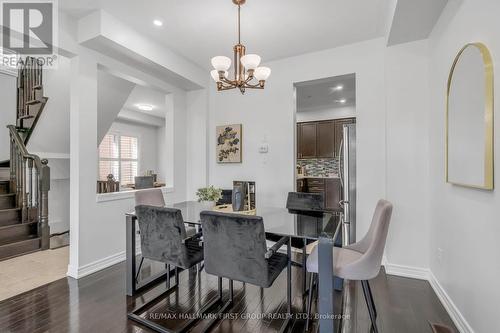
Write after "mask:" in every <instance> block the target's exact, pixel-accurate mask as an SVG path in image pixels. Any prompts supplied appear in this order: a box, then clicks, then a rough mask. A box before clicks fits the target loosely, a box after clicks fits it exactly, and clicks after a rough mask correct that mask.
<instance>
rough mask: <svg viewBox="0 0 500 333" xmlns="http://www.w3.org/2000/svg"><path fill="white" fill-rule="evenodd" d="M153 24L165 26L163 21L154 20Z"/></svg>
mask: <svg viewBox="0 0 500 333" xmlns="http://www.w3.org/2000/svg"><path fill="white" fill-rule="evenodd" d="M153 24H154V25H156V26H157V27H161V26H162V25H163V22H162V21H161V20H154V21H153Z"/></svg>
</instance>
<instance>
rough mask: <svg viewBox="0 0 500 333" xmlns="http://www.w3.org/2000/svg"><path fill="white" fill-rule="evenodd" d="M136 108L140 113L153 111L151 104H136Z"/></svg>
mask: <svg viewBox="0 0 500 333" xmlns="http://www.w3.org/2000/svg"><path fill="white" fill-rule="evenodd" d="M137 108H138V109H139V110H141V111H153V106H152V105H151V104H137Z"/></svg>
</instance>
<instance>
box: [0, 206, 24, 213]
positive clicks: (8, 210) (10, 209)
mask: <svg viewBox="0 0 500 333" xmlns="http://www.w3.org/2000/svg"><path fill="white" fill-rule="evenodd" d="M20 210H21V208H18V207H14V208H5V209H0V213H1V212H13V211H20Z"/></svg>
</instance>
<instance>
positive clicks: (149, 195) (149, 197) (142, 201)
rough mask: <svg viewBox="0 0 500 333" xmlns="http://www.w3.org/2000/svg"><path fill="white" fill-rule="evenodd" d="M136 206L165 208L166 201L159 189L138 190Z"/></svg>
mask: <svg viewBox="0 0 500 333" xmlns="http://www.w3.org/2000/svg"><path fill="white" fill-rule="evenodd" d="M135 205H136V206H140V205H148V206H157V207H164V206H165V199H164V198H163V192H162V190H160V189H159V188H152V189H147V190H138V191H136V192H135Z"/></svg>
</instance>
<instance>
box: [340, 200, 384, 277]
mask: <svg viewBox="0 0 500 333" xmlns="http://www.w3.org/2000/svg"><path fill="white" fill-rule="evenodd" d="M391 215H392V204H391V203H390V202H389V201H386V200H379V201H378V203H377V207H376V208H375V212H374V214H373V218H372V223H371V225H370V229H369V230H368V232H367V233H366V235H365V237H363V239H362V240H361V241H359V242H358V243H356V244H353V245H350V246H348V247H347V248H349V249H352V250H355V251H358V252H361V253H363V256H362V257H361V259H360V260H359V261H358V262H357V263H356V265H358V264H359V267H361V268H362V271H363V275H364V276H365V278H364V279H365V280H369V279H372V278H374V277H376V276H377V275H378V273H379V271H380V265H381V264H382V256H383V255H384V248H385V243H386V240H387V234H388V232H389V224H390V222H391Z"/></svg>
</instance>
